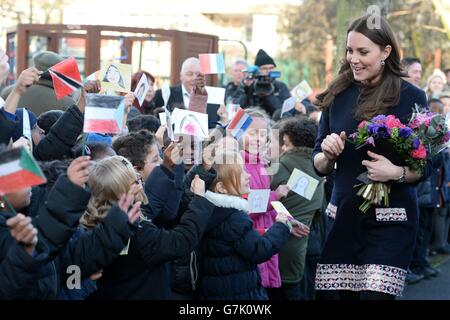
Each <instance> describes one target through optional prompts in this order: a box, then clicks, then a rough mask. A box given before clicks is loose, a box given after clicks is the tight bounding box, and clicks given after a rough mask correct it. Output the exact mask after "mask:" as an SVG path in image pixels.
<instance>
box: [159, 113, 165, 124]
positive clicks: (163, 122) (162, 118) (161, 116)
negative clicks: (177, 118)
mask: <svg viewBox="0 0 450 320" xmlns="http://www.w3.org/2000/svg"><path fill="white" fill-rule="evenodd" d="M158 116H159V122H160V123H161V125H162V126H163V125H165V124H166V123H167V121H166V113H165V112H160V113H158Z"/></svg>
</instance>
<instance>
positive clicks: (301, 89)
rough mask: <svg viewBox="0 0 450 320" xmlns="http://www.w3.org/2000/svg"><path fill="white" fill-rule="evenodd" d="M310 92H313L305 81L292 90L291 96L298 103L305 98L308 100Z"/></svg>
mask: <svg viewBox="0 0 450 320" xmlns="http://www.w3.org/2000/svg"><path fill="white" fill-rule="evenodd" d="M312 92H313V90H312V89H311V87H310V86H309V84H308V82H306V80H303V81H302V82H300V83H299V84H298V85H297V86H296V87H295V88H294V89H292V91H291V94H292V96H293V97H296V98H297V99H298V100H299V101H302V100H304V99H305V98H308V97H309V96H310V94H311V93H312Z"/></svg>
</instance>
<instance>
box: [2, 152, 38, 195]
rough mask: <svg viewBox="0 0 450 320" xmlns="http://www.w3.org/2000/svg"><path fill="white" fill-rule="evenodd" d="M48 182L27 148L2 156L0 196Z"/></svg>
mask: <svg viewBox="0 0 450 320" xmlns="http://www.w3.org/2000/svg"><path fill="white" fill-rule="evenodd" d="M46 182H47V179H46V178H45V176H44V174H43V173H42V170H41V168H40V167H39V165H38V164H37V162H36V160H35V159H34V158H33V156H32V155H31V154H30V153H29V151H28V150H27V149H26V148H23V147H22V148H18V149H12V150H8V151H5V152H2V153H1V154H0V195H4V194H6V193H10V192H14V191H17V190H20V189H23V188H27V187H32V186H37V185H40V184H43V183H46Z"/></svg>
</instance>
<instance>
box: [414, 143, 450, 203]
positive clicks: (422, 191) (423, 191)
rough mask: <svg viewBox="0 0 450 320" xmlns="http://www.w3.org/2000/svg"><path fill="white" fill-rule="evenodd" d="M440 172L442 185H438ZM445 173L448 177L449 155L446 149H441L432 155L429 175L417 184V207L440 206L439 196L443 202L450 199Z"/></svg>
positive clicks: (449, 169) (449, 168) (449, 174)
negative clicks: (441, 150)
mask: <svg viewBox="0 0 450 320" xmlns="http://www.w3.org/2000/svg"><path fill="white" fill-rule="evenodd" d="M442 171H444V172H442ZM441 174H442V186H441V187H439V177H440V175H441ZM447 175H448V176H449V177H450V157H449V155H448V153H447V152H446V151H443V152H441V153H439V154H437V155H436V156H435V157H433V169H432V171H431V175H430V176H429V177H428V178H427V179H426V180H424V181H422V182H420V183H419V184H418V185H417V188H416V189H417V197H418V200H419V207H422V208H440V207H441V203H440V201H439V199H440V197H442V199H443V203H445V202H448V201H450V198H449V190H448V189H449V188H448V186H447V181H448V178H447V177H446V176H447Z"/></svg>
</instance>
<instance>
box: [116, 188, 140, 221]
mask: <svg viewBox="0 0 450 320" xmlns="http://www.w3.org/2000/svg"><path fill="white" fill-rule="evenodd" d="M138 188H139V186H138V185H136V184H133V186H131V188H130V190H129V191H128V194H122V195H121V196H120V199H119V202H118V203H117V205H118V206H119V208H120V209H122V211H123V212H125V213H126V215H127V216H128V221H129V222H130V223H132V224H133V223H135V222H136V221H137V220H138V219H139V217H140V215H141V204H142V202H141V201H138V202H136V203H135V204H134V205H133V206H132V207H131V205H132V203H133V201H134V200H135V198H136V197H135V193H136V190H137V189H138ZM130 207H131V208H130Z"/></svg>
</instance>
